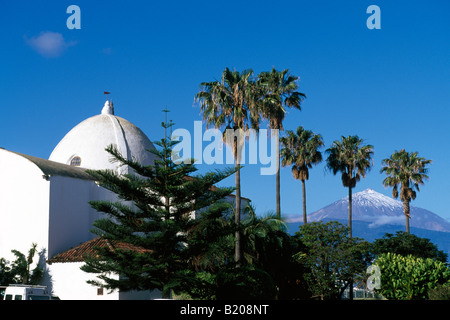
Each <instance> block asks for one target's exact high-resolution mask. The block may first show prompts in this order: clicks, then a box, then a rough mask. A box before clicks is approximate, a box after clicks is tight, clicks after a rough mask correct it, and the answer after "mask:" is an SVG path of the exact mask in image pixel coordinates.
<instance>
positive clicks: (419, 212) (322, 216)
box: [308, 189, 450, 232]
mask: <svg viewBox="0 0 450 320" xmlns="http://www.w3.org/2000/svg"><path fill="white" fill-rule="evenodd" d="M410 215H411V219H410V222H409V223H410V227H415V228H422V229H427V230H434V231H443V232H450V222H448V221H447V220H445V219H443V218H441V217H439V216H438V215H436V214H434V213H433V212H431V211H428V210H425V209H422V208H418V207H414V206H411V210H410ZM330 219H331V220H334V219H335V220H346V219H347V220H348V196H347V197H345V198H342V199H340V200H338V201H336V202H334V203H332V204H330V205H328V206H326V207H324V208H322V209H320V210H318V211H316V212H313V213H311V214H309V215H308V221H311V222H312V221H321V220H330ZM352 220H353V221H365V222H370V224H369V227H379V226H381V225H386V224H388V225H405V215H404V213H403V204H402V202H401V201H399V200H394V199H392V198H390V197H387V196H385V195H383V194H381V193H378V192H376V191H374V190H372V189H366V190H364V191H361V192H357V193H354V194H353V195H352Z"/></svg>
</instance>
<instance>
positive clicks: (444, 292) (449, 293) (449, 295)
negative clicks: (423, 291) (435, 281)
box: [428, 282, 450, 300]
mask: <svg viewBox="0 0 450 320" xmlns="http://www.w3.org/2000/svg"><path fill="white" fill-rule="evenodd" d="M428 298H429V299H430V300H450V282H447V283H446V284H442V285H441V284H439V285H438V286H437V287H436V288H433V289H430V290H429V291H428Z"/></svg>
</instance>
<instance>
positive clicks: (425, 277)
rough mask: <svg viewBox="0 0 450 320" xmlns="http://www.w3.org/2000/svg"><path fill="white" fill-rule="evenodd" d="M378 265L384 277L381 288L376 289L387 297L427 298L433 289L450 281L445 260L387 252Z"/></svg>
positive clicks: (404, 298) (377, 261)
mask: <svg viewBox="0 0 450 320" xmlns="http://www.w3.org/2000/svg"><path fill="white" fill-rule="evenodd" d="M375 264H376V265H378V267H379V268H380V276H381V288H380V289H378V290H377V291H378V292H379V293H381V294H382V295H383V296H384V297H385V298H387V299H394V300H410V299H419V300H424V299H427V298H428V293H429V291H430V289H434V288H436V287H437V286H438V285H440V284H443V283H447V282H448V281H450V269H449V268H448V267H447V266H446V265H445V264H444V263H443V262H441V261H436V260H433V259H429V258H427V259H423V258H416V257H413V256H412V255H408V256H401V255H398V254H393V253H385V254H382V255H380V256H379V257H378V258H377V259H376V261H375Z"/></svg>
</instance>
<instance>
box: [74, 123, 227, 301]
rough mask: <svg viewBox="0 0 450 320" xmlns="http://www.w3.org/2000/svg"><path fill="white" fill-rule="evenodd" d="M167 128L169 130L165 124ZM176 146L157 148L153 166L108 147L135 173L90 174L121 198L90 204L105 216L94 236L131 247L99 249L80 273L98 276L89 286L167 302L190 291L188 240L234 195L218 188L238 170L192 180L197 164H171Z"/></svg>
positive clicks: (168, 144) (166, 141)
mask: <svg viewBox="0 0 450 320" xmlns="http://www.w3.org/2000/svg"><path fill="white" fill-rule="evenodd" d="M163 126H165V127H167V126H168V124H167V122H166V123H163ZM176 143H178V142H175V141H171V140H170V139H168V138H167V137H166V138H164V139H162V140H161V141H160V142H155V144H156V145H157V146H159V148H158V149H157V150H149V151H151V152H153V153H154V154H156V156H157V160H155V163H154V165H150V166H144V165H142V164H140V163H138V162H136V161H134V160H129V159H126V158H125V157H123V156H122V155H121V154H120V152H119V151H118V150H117V148H116V147H115V146H109V147H108V148H107V151H108V152H109V153H110V154H111V156H112V160H113V161H116V162H118V163H119V164H120V165H121V166H128V167H129V168H130V169H131V170H130V172H132V173H129V174H123V175H120V174H118V173H117V172H115V171H112V170H98V171H97V170H96V171H92V170H91V171H89V173H90V174H91V175H92V176H93V177H94V178H95V179H96V180H97V181H98V184H99V185H100V186H101V187H103V188H105V189H107V190H110V191H111V192H113V193H114V194H116V196H117V201H92V202H91V203H90V204H91V206H92V207H93V208H95V209H96V210H97V211H99V212H102V213H105V214H106V217H105V218H102V219H99V220H96V221H95V222H94V228H93V230H92V232H93V233H94V234H97V235H98V236H100V237H101V238H103V239H106V240H108V241H109V242H111V243H117V242H120V243H125V244H127V246H117V247H116V248H115V250H111V249H109V248H108V247H105V248H99V249H98V253H99V256H100V257H101V258H100V259H99V258H97V257H90V258H88V259H87V260H86V264H85V265H84V266H83V267H82V269H83V270H84V271H86V272H92V273H96V274H98V275H97V278H98V280H92V281H89V282H90V283H91V284H94V285H96V286H100V287H104V288H106V289H111V290H114V289H120V290H123V291H129V290H155V289H156V290H160V291H162V293H163V297H168V296H169V294H170V291H171V289H177V290H179V291H183V289H184V291H189V290H187V289H186V288H183V286H186V285H187V284H188V283H192V279H194V278H195V277H194V276H193V272H194V271H193V268H190V259H191V256H190V254H189V250H190V249H191V248H190V246H189V241H190V239H189V237H188V234H189V230H190V229H191V228H192V227H193V226H194V224H195V223H196V220H195V217H194V216H193V214H194V213H198V212H199V210H200V209H204V210H205V208H207V207H208V206H210V205H211V204H213V203H218V201H219V200H220V199H223V198H224V197H225V196H226V195H228V194H230V192H232V188H217V187H214V185H215V184H216V183H218V182H219V181H221V180H223V179H224V178H226V177H228V176H230V175H232V174H233V173H234V170H232V169H230V170H224V171H217V172H213V173H207V174H204V175H195V176H193V174H194V172H195V171H196V170H197V169H196V168H195V167H194V165H193V161H191V162H190V163H184V162H175V161H174V160H173V159H172V156H173V155H172V150H173V146H174V145H175V144H176ZM187 162H188V161H187ZM227 208H228V206H227ZM191 269H192V270H191ZM117 276H119V277H117Z"/></svg>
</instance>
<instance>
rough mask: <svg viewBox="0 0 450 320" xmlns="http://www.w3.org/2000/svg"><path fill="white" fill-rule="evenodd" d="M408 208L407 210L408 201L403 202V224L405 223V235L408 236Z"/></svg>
mask: <svg viewBox="0 0 450 320" xmlns="http://www.w3.org/2000/svg"><path fill="white" fill-rule="evenodd" d="M409 212H410V208H409V201H408V200H404V201H403V213H404V214H405V222H406V233H407V234H409V218H410V215H409Z"/></svg>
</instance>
